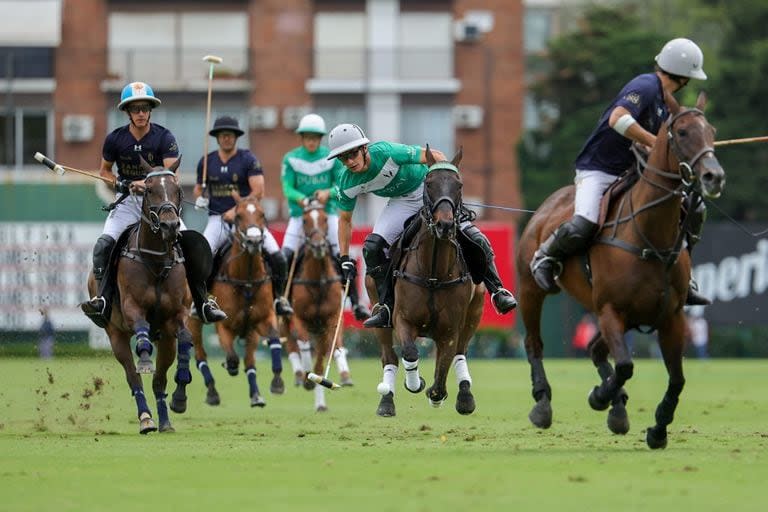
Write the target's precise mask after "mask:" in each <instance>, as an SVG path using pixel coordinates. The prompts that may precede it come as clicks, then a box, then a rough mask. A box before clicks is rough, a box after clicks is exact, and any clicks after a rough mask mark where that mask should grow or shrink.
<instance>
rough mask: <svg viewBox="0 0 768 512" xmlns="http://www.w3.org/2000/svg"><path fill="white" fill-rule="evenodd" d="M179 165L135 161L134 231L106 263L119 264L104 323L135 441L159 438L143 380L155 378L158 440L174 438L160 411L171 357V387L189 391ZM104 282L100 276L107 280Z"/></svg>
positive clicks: (91, 285)
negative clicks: (135, 423) (135, 421)
mask: <svg viewBox="0 0 768 512" xmlns="http://www.w3.org/2000/svg"><path fill="white" fill-rule="evenodd" d="M179 162H180V160H177V161H176V162H175V163H174V164H173V165H172V166H171V167H170V168H169V169H163V168H162V167H157V168H154V169H153V168H152V167H150V166H149V164H147V162H145V161H144V160H143V159H142V160H141V167H142V170H144V171H145V172H147V173H148V174H147V177H146V180H145V182H144V184H145V190H144V196H143V199H142V202H141V221H140V222H139V224H138V228H137V229H133V230H130V229H129V230H128V231H126V233H124V234H123V236H121V237H120V239H121V241H123V240H126V239H127V241H126V242H125V245H124V246H123V245H122V244H121V243H118V244H117V245H116V247H115V250H116V251H118V250H120V253H119V255H116V254H114V255H113V258H112V261H114V260H115V259H117V270H116V272H117V274H116V279H117V295H118V298H117V299H116V300H115V301H114V306H113V307H112V312H111V315H110V322H109V324H108V325H107V326H106V327H105V330H106V332H107V336H108V337H109V342H110V345H111V346H112V352H113V353H114V355H115V358H116V359H117V360H118V361H119V362H120V364H121V365H122V366H123V369H124V370H125V376H126V379H127V380H128V386H129V387H130V389H131V393H132V394H133V397H134V399H135V401H136V407H137V409H138V417H139V433H141V434H147V433H148V432H153V431H156V430H158V427H157V426H156V424H155V421H154V419H153V418H152V413H151V412H150V410H149V406H148V405H147V400H146V397H145V396H144V390H143V386H142V382H141V375H140V374H142V373H154V375H153V377H152V391H153V392H154V395H155V399H156V401H157V414H158V421H159V429H160V432H173V431H174V428H173V426H172V425H171V421H170V419H169V416H168V406H167V404H166V400H165V399H166V396H167V395H166V392H165V390H166V386H167V377H166V373H167V371H168V368H170V366H171V364H172V363H173V360H174V357H175V356H176V344H174V340H178V363H177V371H176V381H177V383H178V382H182V383H188V382H189V381H190V380H191V374H190V371H189V351H190V349H191V348H192V337H191V334H190V332H189V330H188V329H187V326H186V321H187V317H188V313H189V306H190V303H191V301H192V296H191V294H190V292H189V288H188V287H187V281H186V277H185V269H184V265H183V261H184V260H183V259H182V254H181V252H180V250H179V247H178V245H177V243H176V242H177V238H178V236H179V226H180V221H179V207H180V204H181V200H182V192H181V187H180V186H179V184H178V182H177V180H176V175H175V171H176V169H177V167H178V166H179ZM105 278H106V276H105ZM96 291H97V284H96V280H95V279H94V277H93V272H91V274H90V275H89V277H88V292H89V293H90V296H93V295H95V294H96ZM134 335H135V336H136V353H137V355H138V356H139V362H138V365H137V364H134V360H133V356H132V355H131V345H130V342H131V337H132V336H134ZM153 341H154V342H155V343H156V344H157V360H156V364H157V369H156V370H155V368H154V366H153V363H152V359H151V358H150V356H151V355H152V352H153V345H152V342H153Z"/></svg>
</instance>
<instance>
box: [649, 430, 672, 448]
mask: <svg viewBox="0 0 768 512" xmlns="http://www.w3.org/2000/svg"><path fill="white" fill-rule="evenodd" d="M645 442H646V443H648V448H650V449H651V450H659V449H664V448H666V447H667V429H666V428H664V427H659V428H658V429H657V428H656V427H648V430H647V432H646V434H645Z"/></svg>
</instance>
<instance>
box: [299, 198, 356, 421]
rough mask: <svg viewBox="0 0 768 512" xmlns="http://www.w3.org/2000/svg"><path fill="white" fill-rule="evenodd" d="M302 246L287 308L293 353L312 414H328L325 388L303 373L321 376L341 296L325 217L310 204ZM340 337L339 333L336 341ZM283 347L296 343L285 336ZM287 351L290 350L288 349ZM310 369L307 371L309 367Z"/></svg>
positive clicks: (304, 218) (316, 203) (318, 205)
mask: <svg viewBox="0 0 768 512" xmlns="http://www.w3.org/2000/svg"><path fill="white" fill-rule="evenodd" d="M302 225H303V230H304V243H303V245H302V248H301V252H300V254H297V255H296V256H295V257H296V258H299V257H300V256H301V264H300V267H299V269H298V271H297V272H296V277H295V278H294V279H293V282H292V285H291V304H292V306H293V311H294V314H293V317H292V321H293V330H295V332H296V337H297V338H298V340H299V343H298V344H297V346H296V347H295V350H300V353H301V358H302V365H303V366H304V370H305V372H304V375H303V377H302V378H303V384H304V387H305V388H306V389H313V388H314V390H315V410H316V411H318V412H322V411H326V410H328V407H327V405H326V402H325V388H324V387H323V386H315V383H314V382H312V381H310V380H309V379H307V372H309V371H312V372H314V373H316V374H317V375H322V374H323V368H324V366H323V365H324V360H325V357H326V356H328V357H332V356H333V355H332V354H329V353H328V352H329V350H330V348H331V345H332V344H333V339H332V338H333V335H334V333H335V326H336V321H337V320H338V318H339V315H340V314H341V312H342V304H341V298H342V294H343V290H342V286H341V276H339V274H338V272H337V271H336V265H335V264H334V257H333V253H332V251H331V246H330V244H329V243H328V237H327V233H328V215H327V214H326V212H325V205H323V204H322V203H320V202H319V201H312V202H310V203H309V205H308V206H307V207H306V208H304V213H303V214H302ZM341 338H342V334H341V333H339V340H336V346H337V347H339V341H340V339H341ZM288 340H289V341H288V342H286V346H287V347H292V346H293V344H294V343H296V341H295V340H294V339H292V336H288ZM310 340H311V341H314V349H315V359H314V363H312V362H311V359H310V358H311V353H310V348H311V346H307V344H308V342H309V341H310ZM289 350H290V348H289ZM310 366H311V367H310Z"/></svg>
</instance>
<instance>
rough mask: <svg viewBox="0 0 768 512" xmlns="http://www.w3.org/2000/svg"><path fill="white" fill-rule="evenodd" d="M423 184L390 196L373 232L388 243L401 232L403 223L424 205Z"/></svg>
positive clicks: (390, 243)
mask: <svg viewBox="0 0 768 512" xmlns="http://www.w3.org/2000/svg"><path fill="white" fill-rule="evenodd" d="M423 195H424V184H423V183H422V184H421V185H420V186H419V188H417V189H416V190H414V191H413V192H411V193H410V194H407V195H404V196H399V197H392V198H390V199H389V201H387V205H386V206H385V207H384V209H383V210H382V211H381V215H379V218H378V219H377V220H376V224H374V225H373V233H375V234H377V235H379V236H380V237H382V238H383V239H384V240H386V241H387V243H388V244H389V245H392V242H394V241H395V239H396V238H397V237H398V236H400V234H401V233H402V232H403V223H404V222H405V221H406V219H407V218H408V217H410V216H411V215H414V214H415V213H417V212H418V211H419V209H420V208H421V207H422V206H424V199H423Z"/></svg>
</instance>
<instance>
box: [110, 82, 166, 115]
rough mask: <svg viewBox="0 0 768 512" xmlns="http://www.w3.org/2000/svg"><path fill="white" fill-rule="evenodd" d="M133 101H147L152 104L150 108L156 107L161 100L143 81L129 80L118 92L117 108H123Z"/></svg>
mask: <svg viewBox="0 0 768 512" xmlns="http://www.w3.org/2000/svg"><path fill="white" fill-rule="evenodd" d="M134 101H148V102H150V103H151V104H152V108H157V106H158V105H160V103H162V101H160V100H159V99H157V97H155V91H153V90H152V88H151V87H150V86H149V84H145V83H144V82H131V83H129V84H128V85H126V86H125V87H123V92H122V93H121V94H120V103H118V105H117V108H118V109H119V110H125V108H126V107H127V106H128V104H129V103H133V102H134Z"/></svg>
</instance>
